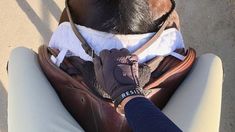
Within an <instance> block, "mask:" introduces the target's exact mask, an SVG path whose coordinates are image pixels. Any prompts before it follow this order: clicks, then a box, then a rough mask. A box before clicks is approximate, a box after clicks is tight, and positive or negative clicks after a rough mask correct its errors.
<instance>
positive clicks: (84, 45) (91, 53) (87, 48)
mask: <svg viewBox="0 0 235 132" xmlns="http://www.w3.org/2000/svg"><path fill="white" fill-rule="evenodd" d="M65 8H66V12H67V15H68V18H69V22H70V24H71V27H72V30H73V32H74V34H75V35H76V36H77V38H78V39H79V40H80V41H81V43H82V48H83V49H84V50H85V52H86V53H87V54H88V55H89V56H91V57H92V58H94V57H95V53H94V50H93V49H92V48H91V47H90V45H89V44H88V43H87V42H86V40H85V39H84V37H83V36H82V34H81V33H80V32H79V31H78V29H77V27H76V25H75V23H74V22H73V19H72V15H71V11H70V9H69V0H66V1H65Z"/></svg>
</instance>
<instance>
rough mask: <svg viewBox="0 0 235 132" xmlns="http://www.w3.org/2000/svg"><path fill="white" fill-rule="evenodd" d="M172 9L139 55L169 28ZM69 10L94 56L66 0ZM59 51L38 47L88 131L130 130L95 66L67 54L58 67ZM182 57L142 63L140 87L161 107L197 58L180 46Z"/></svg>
mask: <svg viewBox="0 0 235 132" xmlns="http://www.w3.org/2000/svg"><path fill="white" fill-rule="evenodd" d="M174 8H175V4H174V1H172V9H171V11H170V12H169V13H168V15H169V16H167V19H166V20H165V21H164V23H163V24H162V25H161V28H160V29H159V31H158V32H157V33H156V34H155V35H154V36H153V37H152V38H151V39H150V40H149V41H148V42H147V43H146V44H144V45H143V46H142V47H140V48H139V49H138V50H136V51H135V52H134V54H136V55H138V54H140V53H141V52H143V50H144V49H146V48H147V47H149V46H150V45H151V44H152V43H153V42H154V41H156V40H157V39H158V38H159V36H160V35H161V33H162V32H163V31H164V29H165V28H166V25H167V23H168V21H169V17H170V15H171V13H172V12H173V10H174ZM66 11H67V15H68V18H69V20H70V23H71V26H72V28H73V31H74V33H75V34H76V36H77V37H78V39H79V40H80V41H81V43H82V47H83V48H84V50H85V51H86V53H87V54H88V55H90V56H92V57H94V56H95V54H94V52H93V50H92V49H91V47H90V46H89V45H88V44H87V43H86V41H85V39H84V38H83V36H82V35H81V34H80V33H79V31H78V30H77V28H76V26H75V24H74V22H73V20H72V17H71V14H70V9H69V7H68V1H66ZM59 52H60V51H59V50H57V49H52V48H49V47H47V46H46V45H42V46H41V47H40V48H39V52H38V56H39V63H40V65H41V68H42V69H43V71H44V73H45V75H46V76H47V78H48V80H49V81H50V83H51V84H52V86H53V87H54V89H55V90H56V92H57V93H58V96H59V97H60V99H61V101H62V103H63V104H64V106H65V107H66V108H67V110H68V111H69V112H70V113H71V115H72V116H73V117H74V118H75V120H76V121H77V122H78V123H79V124H80V125H81V126H82V127H83V129H84V130H85V131H87V132H109V131H110V130H112V131H114V132H129V131H131V130H130V128H129V127H128V124H127V120H126V118H125V116H123V115H122V114H121V113H119V112H117V111H116V110H115V107H114V104H113V102H112V100H111V99H110V97H109V95H108V94H107V93H105V92H104V90H103V89H102V88H101V87H100V86H99V85H98V83H97V81H96V78H95V72H94V65H93V62H91V61H85V60H83V59H81V58H80V57H78V56H70V57H65V59H64V60H63V62H62V63H61V64H60V66H59V67H58V66H57V65H55V64H54V63H53V61H52V60H51V58H52V57H53V58H56V57H57V56H58V54H59ZM174 53H175V54H176V56H180V57H181V58H182V60H180V59H178V58H176V57H174V56H171V55H168V56H160V57H155V58H153V59H152V60H150V61H148V62H146V63H144V64H140V66H139V79H140V85H141V88H142V89H141V90H143V92H144V94H145V96H146V98H148V99H149V100H151V101H152V102H153V103H154V104H155V105H156V106H157V107H159V108H160V109H162V108H164V106H165V105H166V104H167V102H168V100H169V99H170V97H171V96H172V95H173V93H174V92H175V90H176V89H177V88H178V86H179V85H180V84H181V83H182V81H183V80H184V79H185V77H186V75H187V73H188V72H189V71H190V69H191V67H192V66H193V63H194V61H195V58H196V52H195V50H194V49H191V48H189V49H188V50H187V51H185V49H178V50H176V51H175V52H174Z"/></svg>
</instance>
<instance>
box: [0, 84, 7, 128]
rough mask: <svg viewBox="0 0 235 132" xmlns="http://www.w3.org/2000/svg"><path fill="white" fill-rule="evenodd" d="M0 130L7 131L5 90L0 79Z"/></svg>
mask: <svg viewBox="0 0 235 132" xmlns="http://www.w3.org/2000/svg"><path fill="white" fill-rule="evenodd" d="M0 106H1V107H0V119H3V120H0V121H2V122H1V123H0V132H7V92H6V89H5V88H4V87H3V84H2V82H1V81H0Z"/></svg>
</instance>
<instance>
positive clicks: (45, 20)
mask: <svg viewBox="0 0 235 132" xmlns="http://www.w3.org/2000/svg"><path fill="white" fill-rule="evenodd" d="M16 2H17V4H18V5H19V7H20V8H21V9H22V10H23V11H24V13H25V14H26V15H27V17H28V19H29V20H30V21H31V22H32V23H33V24H34V26H35V27H36V28H37V30H38V32H39V33H40V34H41V36H42V37H43V41H44V43H48V42H49V40H50V36H51V34H52V30H51V29H50V19H49V13H51V14H52V16H53V17H54V18H55V19H56V20H57V22H58V21H59V17H60V15H61V12H62V11H61V10H60V8H59V7H58V5H57V4H56V3H55V2H54V1H53V0H41V1H40V2H41V5H40V6H41V8H42V18H40V17H39V16H38V14H37V13H36V12H35V11H34V9H33V8H32V7H31V6H30V4H29V2H27V1H26V0H16Z"/></svg>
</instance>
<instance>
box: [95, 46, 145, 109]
mask: <svg viewBox="0 0 235 132" xmlns="http://www.w3.org/2000/svg"><path fill="white" fill-rule="evenodd" d="M94 69H95V74H96V79H97V81H98V83H99V84H100V85H101V87H103V89H104V90H105V92H107V93H108V94H109V95H110V96H111V98H112V100H113V101H114V104H115V106H117V105H118V104H120V103H121V101H122V100H123V99H125V98H126V97H128V96H132V95H141V94H142V93H141V91H140V90H138V87H139V81H138V77H139V76H138V57H137V56H136V55H132V54H130V52H129V51H128V50H127V49H121V50H117V49H112V50H103V51H101V52H100V57H95V58H94Z"/></svg>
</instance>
